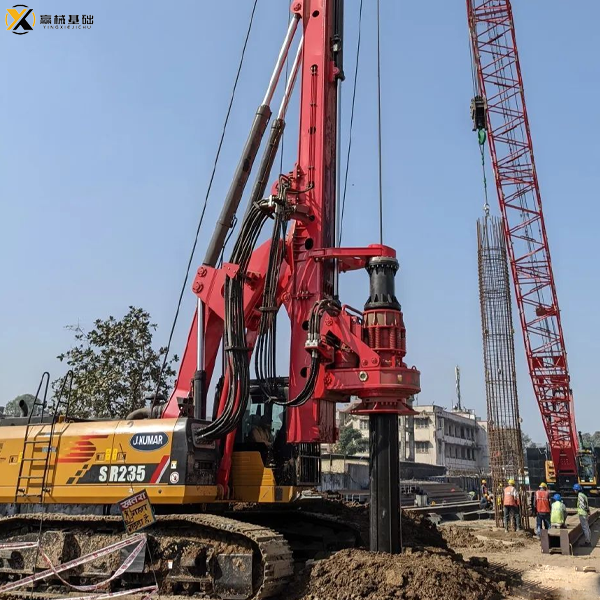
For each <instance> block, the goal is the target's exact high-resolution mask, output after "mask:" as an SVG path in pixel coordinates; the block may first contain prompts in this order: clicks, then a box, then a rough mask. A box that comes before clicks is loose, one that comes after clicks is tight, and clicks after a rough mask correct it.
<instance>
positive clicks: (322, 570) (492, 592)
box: [292, 549, 502, 600]
mask: <svg viewBox="0 0 600 600" xmlns="http://www.w3.org/2000/svg"><path fill="white" fill-rule="evenodd" d="M483 572H484V569H477V568H474V567H472V566H470V565H468V564H467V563H465V562H463V561H462V560H460V559H458V558H456V557H454V556H453V555H452V554H449V553H447V552H444V551H437V552H435V551H434V552H426V551H425V552H410V553H406V554H401V555H388V554H375V553H370V552H366V551H365V550H355V549H353V550H341V551H340V552H338V553H337V554H334V555H333V556H332V557H331V558H329V559H327V560H322V561H318V562H316V563H315V564H313V565H312V567H309V568H307V569H306V571H305V573H304V577H303V582H298V585H297V586H294V588H296V589H295V593H294V595H293V596H292V597H293V598H294V600H440V598H451V599H452V600H499V599H500V598H502V594H501V593H500V587H499V586H498V585H497V584H496V583H495V582H494V581H492V580H490V579H488V578H487V577H486V576H485V575H484V574H483Z"/></svg>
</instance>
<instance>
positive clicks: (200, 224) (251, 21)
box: [155, 0, 258, 401]
mask: <svg viewBox="0 0 600 600" xmlns="http://www.w3.org/2000/svg"><path fill="white" fill-rule="evenodd" d="M257 4H258V0H254V4H253V6H252V12H251V14H250V21H249V23H248V30H247V31H246V38H245V39H244V45H243V47H242V52H241V55H240V61H239V64H238V69H237V73H236V75H235V80H234V82H233V88H232V90H231V97H230V99H229V106H228V108H227V114H226V115H225V121H224V123H223V128H222V130H221V138H220V140H219V145H218V147H217V152H216V154H215V160H214V163H213V168H212V173H211V175H210V180H209V182H208V187H207V189H206V196H205V197H204V204H203V206H202V212H201V213H200V219H199V221H198V227H197V228H196V236H195V237H194V243H193V244H192V250H191V252H190V256H189V259H188V263H187V268H186V271H185V277H184V278H183V284H182V286H181V290H180V292H179V300H178V301H177V309H176V311H175V316H174V317H173V323H172V325H171V331H170V333H169V341H168V342H167V348H166V350H165V356H164V359H163V363H162V365H161V367H160V373H159V376H158V381H157V382H156V396H158V391H159V387H160V382H161V380H162V376H163V372H164V370H165V367H166V365H167V360H168V357H169V352H170V350H171V342H172V341H173V334H174V333H175V327H176V325H177V319H178V318H179V311H180V309H181V303H182V301H183V295H184V294H185V290H186V288H187V284H188V279H189V276H190V269H191V267H192V261H193V260H194V255H195V253H196V246H197V245H198V237H199V236H200V229H201V228H202V222H203V221H204V215H205V213H206V207H207V206H208V199H209V196H210V192H211V190H212V185H213V181H214V179H215V173H216V171H217V165H218V163H219V157H220V156H221V149H222V148H223V141H224V140H225V133H226V131H227V124H228V123H229V117H230V115H231V109H232V107H233V101H234V99H235V93H236V90H237V85H238V82H239V79H240V74H241V72H242V66H243V64H244V56H245V54H246V48H247V47H248V40H249V39H250V32H251V31H252V24H253V23H254V13H255V12H256V5H257ZM155 401H156V397H155Z"/></svg>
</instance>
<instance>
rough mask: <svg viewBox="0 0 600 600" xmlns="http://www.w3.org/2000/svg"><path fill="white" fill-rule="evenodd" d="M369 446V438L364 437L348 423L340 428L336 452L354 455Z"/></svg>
mask: <svg viewBox="0 0 600 600" xmlns="http://www.w3.org/2000/svg"><path fill="white" fill-rule="evenodd" d="M368 448H369V440H367V439H366V438H364V437H363V436H362V435H361V434H360V431H358V430H357V429H354V428H353V427H351V426H350V425H346V426H344V427H341V428H340V439H339V442H338V444H337V448H336V452H338V453H339V454H344V455H346V456H354V455H355V454H358V453H359V452H366V451H367V449H368Z"/></svg>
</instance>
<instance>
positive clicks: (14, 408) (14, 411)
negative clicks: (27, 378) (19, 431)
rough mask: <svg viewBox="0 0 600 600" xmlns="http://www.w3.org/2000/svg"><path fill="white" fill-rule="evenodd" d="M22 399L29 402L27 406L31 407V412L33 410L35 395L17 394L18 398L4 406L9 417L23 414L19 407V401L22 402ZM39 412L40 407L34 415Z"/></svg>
mask: <svg viewBox="0 0 600 600" xmlns="http://www.w3.org/2000/svg"><path fill="white" fill-rule="evenodd" d="M21 400H23V401H24V402H25V403H26V404H27V408H28V409H29V412H31V409H32V407H33V403H34V402H35V396H34V395H33V394H21V395H20V396H17V397H16V398H13V399H12V400H10V401H9V402H7V403H6V406H5V407H4V414H5V415H6V416H7V417H20V416H21V414H22V413H21V409H20V408H19V403H20V402H21ZM40 400H41V398H40ZM39 412H40V409H39V407H38V408H36V409H35V413H34V416H35V415H37V414H39Z"/></svg>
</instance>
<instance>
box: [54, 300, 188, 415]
mask: <svg viewBox="0 0 600 600" xmlns="http://www.w3.org/2000/svg"><path fill="white" fill-rule="evenodd" d="M69 329H71V330H72V331H73V332H74V333H75V345H74V346H73V347H72V348H71V349H70V350H68V351H67V352H64V353H63V354H60V355H59V356H58V357H57V358H58V359H59V360H60V361H61V362H65V363H66V364H67V365H68V366H69V369H70V370H72V371H73V385H72V391H71V396H70V409H69V410H70V414H73V415H77V416H81V417H111V418H123V417H125V416H126V415H127V414H128V413H130V412H131V411H133V410H135V409H138V408H142V407H144V406H145V396H146V394H147V393H149V392H152V393H154V392H156V391H158V392H159V394H163V395H166V393H167V391H168V390H169V388H170V384H171V380H172V378H173V376H174V375H175V370H174V369H173V364H174V363H175V362H177V360H178V358H177V356H173V358H171V359H170V360H168V361H167V362H166V364H165V367H164V369H162V365H163V360H164V356H165V353H166V348H159V349H158V350H154V348H153V347H152V336H153V334H154V332H155V331H156V325H155V324H154V323H151V322H150V315H149V313H147V312H146V311H144V310H142V309H141V308H136V307H134V306H130V307H129V312H128V313H127V314H126V315H125V316H124V317H123V318H122V319H120V320H118V319H116V318H115V317H113V316H110V317H108V319H106V320H104V321H103V320H101V319H97V320H96V321H94V328H93V329H92V330H91V331H89V332H85V331H84V330H83V329H82V328H81V327H79V326H74V327H69ZM65 377H66V376H65ZM159 378H160V382H159ZM63 381H64V377H61V378H59V379H57V380H56V381H54V382H53V383H52V388H53V390H54V393H55V397H56V395H58V393H59V390H60V388H61V386H62V384H63ZM157 383H158V385H157ZM67 385H68V383H67Z"/></svg>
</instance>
